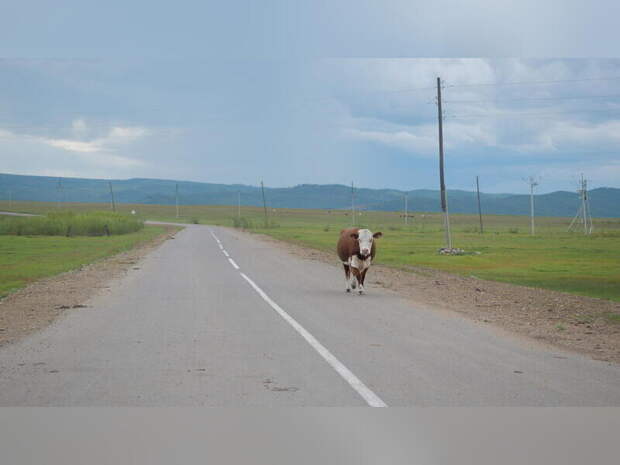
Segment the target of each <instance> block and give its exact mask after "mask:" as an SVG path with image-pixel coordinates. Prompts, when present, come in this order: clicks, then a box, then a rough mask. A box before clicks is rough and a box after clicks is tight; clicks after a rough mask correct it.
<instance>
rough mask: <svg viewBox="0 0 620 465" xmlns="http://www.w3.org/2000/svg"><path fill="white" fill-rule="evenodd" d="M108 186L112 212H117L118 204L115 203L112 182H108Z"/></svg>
mask: <svg viewBox="0 0 620 465" xmlns="http://www.w3.org/2000/svg"><path fill="white" fill-rule="evenodd" d="M108 184H109V186H110V199H111V201H112V211H113V212H115V211H116V203H115V202H114V190H113V189H112V181H108Z"/></svg>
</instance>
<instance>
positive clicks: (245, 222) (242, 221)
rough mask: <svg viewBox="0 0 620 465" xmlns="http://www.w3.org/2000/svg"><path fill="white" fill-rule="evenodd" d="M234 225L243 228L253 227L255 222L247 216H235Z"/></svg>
mask: <svg viewBox="0 0 620 465" xmlns="http://www.w3.org/2000/svg"><path fill="white" fill-rule="evenodd" d="M233 226H234V227H235V228H241V229H252V228H253V227H254V224H253V223H252V220H249V219H247V218H245V217H241V218H239V217H236V216H235V217H234V218H233Z"/></svg>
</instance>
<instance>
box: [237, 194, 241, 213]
mask: <svg viewBox="0 0 620 465" xmlns="http://www.w3.org/2000/svg"><path fill="white" fill-rule="evenodd" d="M237 218H241V191H237Z"/></svg>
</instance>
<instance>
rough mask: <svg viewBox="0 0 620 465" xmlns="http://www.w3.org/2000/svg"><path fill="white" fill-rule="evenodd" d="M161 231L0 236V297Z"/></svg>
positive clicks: (159, 229)
mask: <svg viewBox="0 0 620 465" xmlns="http://www.w3.org/2000/svg"><path fill="white" fill-rule="evenodd" d="M163 232H164V228H161V227H154V226H147V227H145V228H144V229H142V230H140V231H137V232H133V233H128V234H122V235H114V236H98V237H59V236H13V235H2V236H0V297H4V296H5V295H7V294H8V293H9V292H11V291H14V290H17V289H19V288H21V287H24V286H26V285H28V284H30V283H31V282H33V281H36V280H38V279H41V278H46V277H48V276H53V275H55V274H58V273H62V272H65V271H70V270H73V269H76V268H79V267H80V266H82V265H85V264H88V263H91V262H93V261H96V260H99V259H101V258H105V257H108V256H111V255H115V254H117V253H119V252H123V251H125V250H129V249H131V248H132V247H134V246H136V245H137V244H139V243H142V242H145V241H149V240H151V239H153V238H155V237H156V236H157V235H159V234H161V233H163Z"/></svg>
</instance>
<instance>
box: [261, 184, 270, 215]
mask: <svg viewBox="0 0 620 465" xmlns="http://www.w3.org/2000/svg"><path fill="white" fill-rule="evenodd" d="M260 189H261V192H262V193H263V209H264V210H265V227H267V226H268V224H269V223H268V221H267V202H266V201H265V186H264V185H263V181H262V179H261V182H260Z"/></svg>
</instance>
